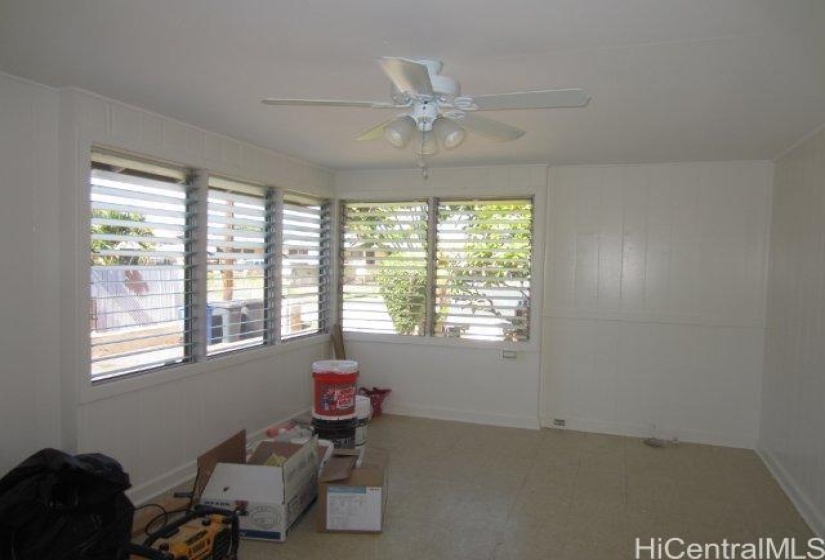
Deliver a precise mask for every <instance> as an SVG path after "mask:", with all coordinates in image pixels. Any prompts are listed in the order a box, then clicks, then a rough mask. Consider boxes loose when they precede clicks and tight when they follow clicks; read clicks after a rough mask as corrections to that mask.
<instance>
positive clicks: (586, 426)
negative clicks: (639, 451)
mask: <svg viewBox="0 0 825 560" xmlns="http://www.w3.org/2000/svg"><path fill="white" fill-rule="evenodd" d="M553 420H554V418H553V417H551V416H547V415H542V417H541V425H542V426H543V427H548V428H556V429H565V430H573V431H578V432H591V433H596V434H610V435H614V436H627V437H650V435H651V434H650V426H644V425H640V424H628V423H610V422H599V421H594V420H582V419H578V418H566V419H565V421H566V425H565V427H564V428H559V427H558V426H554V425H553ZM668 435H670V434H668ZM673 436H675V437H677V438H679V441H685V442H689V443H702V444H706V445H720V446H725V447H738V448H743V449H754V448H755V447H756V438H755V437H749V436H742V435H738V434H717V433H710V432H701V431H698V430H679V431H678V433H674V434H673Z"/></svg>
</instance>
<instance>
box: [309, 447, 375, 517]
mask: <svg viewBox="0 0 825 560" xmlns="http://www.w3.org/2000/svg"><path fill="white" fill-rule="evenodd" d="M336 453H338V451H337V450H336ZM356 459H357V457H355V456H335V457H333V458H332V459H330V460H329V462H328V463H327V465H326V466H325V467H324V470H323V472H322V473H321V475H320V477H319V479H318V507H317V512H318V513H317V518H316V525H317V528H318V531H320V532H348V533H380V532H381V531H383V530H384V520H385V518H386V514H387V490H388V485H387V480H388V473H389V471H388V463H389V453H387V451H385V450H383V449H373V448H370V449H368V450H367V452H366V455H365V456H364V457H363V461H362V462H361V465H360V466H359V467H356V466H355V461H356Z"/></svg>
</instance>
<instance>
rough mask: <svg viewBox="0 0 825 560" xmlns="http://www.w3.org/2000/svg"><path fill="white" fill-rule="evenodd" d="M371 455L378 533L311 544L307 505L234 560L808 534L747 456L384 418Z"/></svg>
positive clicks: (372, 433) (341, 559)
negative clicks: (271, 538) (385, 500)
mask: <svg viewBox="0 0 825 560" xmlns="http://www.w3.org/2000/svg"><path fill="white" fill-rule="evenodd" d="M368 445H369V446H375V447H382V448H385V449H388V450H389V452H390V471H389V504H388V508H387V516H386V520H385V521H386V527H385V530H384V532H383V533H381V534H379V535H368V534H332V533H317V532H316V531H315V506H313V507H312V509H310V510H309V511H308V512H307V514H306V515H305V516H304V517H303V518H302V519H301V520H300V521H299V522H298V523H297V524H296V525H295V526H294V527H293V528H292V530H291V532H290V533H289V536H288V537H287V542H286V543H284V544H273V543H263V542H255V541H243V542H242V544H241V549H240V556H239V558H241V559H242V560H263V559H270V558H272V559H280V558H283V559H302V560H314V559H318V560H348V559H357V560H373V559H375V560H379V559H381V560H383V559H392V560H395V559H398V560H403V559H407V558H409V559H415V560H439V559H445V560H447V559H457V560H461V559H467V560H505V559H519V560H531V559H541V560H556V559H558V560H579V559H581V560H600V559H611V560H614V559H615V560H623V559H630V558H635V557H636V555H635V554H636V549H635V543H636V539H637V538H638V539H640V541H639V542H640V543H641V544H642V545H646V546H649V545H650V544H651V539H657V538H662V539H669V538H671V537H678V538H680V539H683V541H684V542H685V543H722V542H723V539H727V541H729V542H738V543H755V542H757V540H758V539H760V538H766V537H772V538H774V539H783V538H794V539H798V548H797V550H801V548H800V547H801V546H802V544H803V543H804V542H806V541H807V539H808V538H810V537H812V536H813V535H812V533H811V531H810V529H809V528H808V526H807V525H806V523H805V522H804V521H803V519H802V518H801V517H800V516H799V514H798V513H797V512H796V510H795V509H794V507H793V505H791V502H790V501H789V500H788V498H787V497H786V496H785V494H784V493H783V492H782V490H781V489H780V487H779V485H778V484H777V483H776V481H775V480H774V479H773V477H772V476H771V475H770V474H769V472H768V471H767V469H766V468H765V466H764V465H763V463H762V461H761V460H760V459H759V457H758V456H757V455H756V453H754V452H753V451H749V450H743V449H732V448H726V447H714V446H709V445H696V444H687V443H682V444H680V445H678V446H668V447H664V448H658V449H655V448H651V447H648V446H646V445H644V444H643V442H642V440H641V439H638V438H628V437H619V436H608V435H599V434H590V433H581V432H573V431H565V430H554V429H544V430H523V429H516V428H498V427H491V426H482V425H477V424H465V423H460V422H446V421H440V420H428V419H420V418H410V417H401V416H389V415H384V416H382V417H380V418H376V419H374V420H373V422H372V424H371V425H370V427H369V430H368ZM654 542H658V541H654ZM777 542H779V541H777ZM676 545H678V542H676V544H675V545H674V546H676ZM648 550H649V549H644V548H643V549H641V550H640V551H641V554H640V556H639V558H653V556H651V554H650V552H648ZM678 550H679V549H677V548H674V551H677V552H678Z"/></svg>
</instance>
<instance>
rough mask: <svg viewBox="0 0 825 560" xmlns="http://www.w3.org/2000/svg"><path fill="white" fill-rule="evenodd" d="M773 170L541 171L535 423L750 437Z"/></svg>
mask: <svg viewBox="0 0 825 560" xmlns="http://www.w3.org/2000/svg"><path fill="white" fill-rule="evenodd" d="M770 173H771V164H769V163H766V162H741V163H739V162H732V163H688V164H666V165H627V166H590V167H558V168H553V169H551V175H550V189H551V192H550V199H549V201H548V207H549V212H548V215H547V221H548V223H547V232H548V243H547V257H546V259H545V262H546V271H547V272H546V275H545V278H546V283H545V304H544V308H543V313H542V320H543V323H544V328H543V330H544V339H543V345H542V371H543V373H542V381H543V383H542V395H543V396H542V402H543V408H542V424H543V425H551V423H552V420H553V419H554V418H560V419H564V420H565V421H566V422H567V426H568V427H569V428H572V429H581V430H593V431H599V432H608V433H618V434H627V435H644V436H648V435H653V433H654V426H655V430H656V434H657V435H659V436H660V437H668V438H670V437H678V438H680V439H683V440H689V441H700V442H706V443H718V444H726V445H734V446H744V447H753V445H754V444H755V441H756V436H757V426H758V414H759V405H760V383H761V375H762V349H763V345H762V344H763V334H764V329H763V308H764V303H763V302H764V294H765V266H766V265H765V260H766V242H767V225H768V213H769V205H770V198H769V194H770Z"/></svg>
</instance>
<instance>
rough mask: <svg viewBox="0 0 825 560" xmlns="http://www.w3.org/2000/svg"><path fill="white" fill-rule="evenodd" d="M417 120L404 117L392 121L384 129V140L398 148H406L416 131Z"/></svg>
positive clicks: (407, 116)
mask: <svg viewBox="0 0 825 560" xmlns="http://www.w3.org/2000/svg"><path fill="white" fill-rule="evenodd" d="M416 128H417V126H416V123H415V119H413V118H412V117H411V116H409V115H404V116H402V117H398V118H396V119H394V120H392V121H391V122H390V123H389V124H388V125H386V126H385V127H384V138H386V139H387V142H389V143H390V144H392V145H393V146H395V147H396V148H399V149H400V148H406V147H407V144H409V143H410V139H412V137H413V134H415V131H416Z"/></svg>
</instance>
